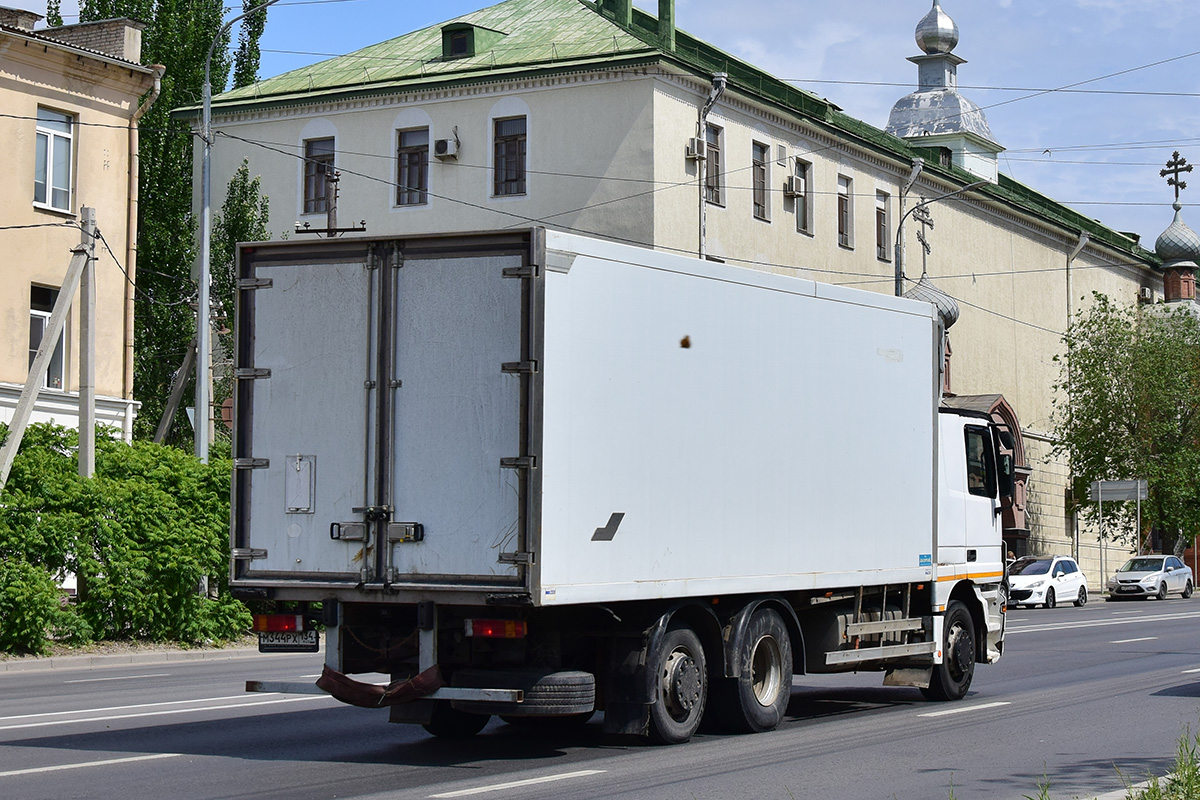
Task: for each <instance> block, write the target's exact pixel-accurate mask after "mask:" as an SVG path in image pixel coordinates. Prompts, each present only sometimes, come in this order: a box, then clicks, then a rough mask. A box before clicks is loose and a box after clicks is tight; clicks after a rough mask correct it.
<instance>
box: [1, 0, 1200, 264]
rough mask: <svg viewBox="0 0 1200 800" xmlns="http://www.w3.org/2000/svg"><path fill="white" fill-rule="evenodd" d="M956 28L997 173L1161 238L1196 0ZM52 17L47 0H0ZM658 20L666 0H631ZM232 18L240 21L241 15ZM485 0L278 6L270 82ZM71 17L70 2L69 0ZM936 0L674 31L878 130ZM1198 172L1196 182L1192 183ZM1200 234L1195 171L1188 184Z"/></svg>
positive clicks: (860, 3) (1186, 114)
mask: <svg viewBox="0 0 1200 800" xmlns="http://www.w3.org/2000/svg"><path fill="white" fill-rule="evenodd" d="M941 2H942V8H943V10H944V11H945V12H946V13H947V14H949V15H950V16H951V18H953V19H954V21H955V22H956V23H957V24H958V29H959V44H958V47H957V48H956V49H955V53H956V54H957V55H959V56H961V57H963V58H965V59H967V63H965V64H963V65H961V66H960V67H959V71H958V79H959V88H960V92H961V93H962V94H963V95H965V96H966V97H968V98H970V99H971V100H973V101H974V102H975V103H977V104H978V105H980V106H981V107H982V108H983V110H984V114H985V115H986V116H987V119H988V123H989V125H990V127H991V130H992V133H993V135H994V136H995V138H996V140H997V141H998V142H999V143H1000V144H1001V145H1003V146H1004V147H1005V148H1007V149H1006V152H1005V153H1003V154H1001V156H1000V170H1001V172H1003V173H1005V174H1007V175H1008V176H1010V177H1012V178H1014V179H1015V180H1017V181H1020V182H1021V183H1024V184H1026V185H1028V186H1030V187H1032V188H1033V189H1036V190H1037V191H1040V192H1042V193H1044V194H1046V195H1048V196H1050V197H1052V198H1054V199H1055V200H1058V201H1059V202H1062V203H1065V204H1066V205H1069V206H1071V207H1073V208H1075V209H1076V210H1077V211H1079V212H1081V213H1083V214H1085V215H1087V216H1089V217H1092V218H1094V219H1098V220H1100V221H1101V222H1102V223H1104V224H1105V225H1108V226H1109V227H1112V228H1115V229H1117V230H1120V231H1130V232H1134V233H1137V234H1140V235H1141V236H1142V243H1143V244H1144V245H1145V246H1147V247H1149V248H1151V249H1153V247H1154V240H1155V239H1156V238H1157V237H1158V235H1159V234H1160V233H1161V232H1162V231H1163V230H1164V229H1165V228H1166V227H1167V225H1168V224H1169V223H1170V222H1171V218H1172V215H1173V211H1172V210H1171V207H1170V206H1171V203H1172V202H1173V201H1174V199H1175V196H1174V190H1173V188H1171V187H1169V186H1168V185H1167V183H1166V180H1165V179H1164V178H1162V177H1160V176H1159V171H1160V170H1162V169H1163V168H1164V167H1165V165H1166V162H1167V161H1168V160H1169V159H1170V158H1171V155H1172V153H1173V152H1174V151H1176V150H1178V151H1179V152H1180V153H1181V154H1182V155H1183V157H1184V158H1186V159H1187V160H1188V162H1189V163H1200V3H1198V2H1196V0H984V1H981V0H941ZM0 3H2V4H4V5H9V6H15V7H20V8H27V9H30V10H33V11H37V12H39V13H45V1H44V0H0ZM634 4H635V5H636V6H638V7H639V8H643V9H645V10H646V11H648V12H650V13H651V14H657V11H658V2H657V0H635V3H634ZM236 5H237V6H238V12H232V11H231V12H230V16H231V17H232V16H233V15H234V14H235V13H240V7H241V4H240V3H236ZM488 5H491V3H489V2H488V1H487V0H436V1H435V2H429V1H428V0H280V2H278V3H277V4H276V5H274V6H272V7H271V9H270V11H269V16H268V21H267V27H266V33H265V34H264V36H263V38H262V40H261V42H260V45H261V47H262V51H263V53H262V66H261V70H260V77H263V78H266V77H270V76H273V75H278V74H280V73H282V72H286V71H288V70H290V69H295V68H298V67H302V66H306V65H308V64H311V63H314V62H316V61H320V60H323V59H324V58H325V57H328V56H330V55H337V54H342V53H348V52H352V51H354V50H356V49H358V48H361V47H365V46H367V45H371V44H376V43H378V42H381V41H385V40H387V39H390V38H393V37H395V36H400V35H402V34H404V33H408V32H410V31H414V30H418V29H420V28H424V27H427V26H429V25H434V24H438V23H441V22H445V21H447V20H450V19H453V18H455V17H457V16H460V15H462V14H465V13H468V12H471V11H476V10H478V9H480V8H484V7H486V6H488ZM62 6H63V8H62V10H63V15H64V17H65V21H66V22H67V23H70V22H73V21H74V19H73V18H72V17H71V16H70V14H72V13H74V12H77V5H76V2H75V0H63V2H62ZM930 6H931V0H844V1H843V2H832V3H831V2H826V1H825V0H819V1H818V0H736V2H729V1H728V0H726V2H718V0H676V25H677V27H678V28H679V29H681V30H684V31H687V32H688V33H690V34H692V35H693V36H697V37H699V38H701V39H704V40H705V41H707V42H709V43H710V44H713V45H715V46H717V47H719V48H720V49H722V50H724V51H726V52H728V53H731V54H732V55H735V56H737V57H739V58H742V59H744V60H746V61H748V62H750V63H751V64H753V65H755V66H757V67H759V68H761V69H764V70H766V71H767V72H769V73H771V74H773V75H775V76H776V77H778V78H781V79H784V80H788V81H791V82H793V83H795V84H796V85H797V86H799V87H801V88H804V89H807V90H809V91H811V92H814V93H816V94H819V95H821V96H822V97H825V98H828V99H829V100H830V101H832V102H833V103H835V104H836V105H838V106H839V107H841V108H842V109H843V110H844V111H845V112H846V113H848V114H850V115H851V116H854V117H857V118H858V119H861V120H863V121H865V122H868V123H870V124H872V125H875V126H878V127H884V126H885V125H886V124H887V118H888V113H889V111H890V110H891V107H892V105H893V104H894V103H895V102H896V101H897V100H898V99H900V98H901V97H903V96H904V95H906V94H908V93H909V92H911V91H913V90H914V89H915V84H916V78H917V68H916V66H915V65H914V64H911V63H909V62H908V61H906V59H907V58H908V57H909V56H913V55H917V54H919V52H920V51H919V50H918V48H917V46H916V42H915V39H914V35H913V34H914V30H915V28H916V25H917V22H918V21H920V19H921V18H922V17H923V16H924V15H925V14H926V13H927V12H928V11H929V8H930ZM1189 178H1192V180H1188V179H1189ZM1184 180H1185V181H1186V182H1188V183H1191V184H1192V186H1193V188H1190V189H1187V190H1184V192H1183V193H1182V197H1181V200H1182V201H1183V203H1184V205H1185V209H1184V212H1183V215H1184V220H1185V221H1186V222H1188V224H1190V225H1191V226H1192V227H1193V228H1195V229H1197V230H1200V170H1198V171H1196V172H1194V173H1192V175H1190V176H1187V175H1185V176H1184Z"/></svg>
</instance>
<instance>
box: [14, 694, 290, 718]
mask: <svg viewBox="0 0 1200 800" xmlns="http://www.w3.org/2000/svg"><path fill="white" fill-rule="evenodd" d="M272 694H278V693H277V692H273V693H272ZM259 696H260V697H267V696H268V695H266V694H262V695H259ZM245 699H246V695H245V694H231V695H226V696H224V697H197V698H196V699H195V700H164V701H163V702H161V703H136V704H134V705H131V706H104V707H101V708H77V709H75V710H73V711H43V712H42V713H40V714H18V715H17V716H13V717H0V722H8V721H9V720H14V719H37V718H38V717H61V716H63V715H64V714H96V713H99V712H101V711H129V710H130V709H134V708H161V707H162V706H182V705H187V704H188V703H220V702H222V701H225V700H245Z"/></svg>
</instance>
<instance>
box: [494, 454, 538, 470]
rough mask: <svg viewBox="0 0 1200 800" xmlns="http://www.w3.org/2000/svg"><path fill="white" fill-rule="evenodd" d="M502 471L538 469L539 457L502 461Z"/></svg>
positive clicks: (519, 457)
mask: <svg viewBox="0 0 1200 800" xmlns="http://www.w3.org/2000/svg"><path fill="white" fill-rule="evenodd" d="M500 466H501V468H502V469H537V456H518V457H516V458H502V459H500Z"/></svg>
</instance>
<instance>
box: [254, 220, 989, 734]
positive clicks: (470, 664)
mask: <svg viewBox="0 0 1200 800" xmlns="http://www.w3.org/2000/svg"><path fill="white" fill-rule="evenodd" d="M944 335H945V334H944V331H943V328H942V323H941V320H940V318H939V316H938V313H937V312H936V311H935V309H934V307H933V306H932V305H931V304H928V303H922V302H916V301H913V300H906V299H903V298H894V297H891V296H885V295H880V294H876V293H871V292H865V291H858V290H853V289H848V288H841V287H837V286H831V285H826V284H821V283H814V282H812V281H809V280H802V279H798V278H794V277H789V276H783V275H776V274H768V273H765V272H760V271H756V270H751V269H746V268H737V267H731V266H727V265H724V264H719V263H713V262H707V261H700V260H697V259H693V258H687V257H683V256H679V255H673V254H669V253H664V252H660V251H653V250H647V249H643V248H637V247H631V246H626V245H621V244H616V243H612V242H608V241H602V240H599V239H595V238H588V237H583V236H578V235H570V234H565V233H559V232H555V231H551V230H546V229H542V228H533V229H529V230H520V231H511V230H510V231H504V232H492V233H479V234H456V235H446V236H413V237H391V238H359V239H334V240H319V241H315V242H313V241H303V242H297V241H292V242H282V243H269V244H254V245H244V246H243V247H242V249H241V252H240V259H239V280H238V310H237V354H236V370H235V376H236V389H235V423H234V426H235V435H234V466H235V470H234V480H233V511H232V514H233V520H232V579H231V580H232V586H233V589H234V591H235V593H236V594H237V595H238V596H241V597H244V598H256V599H258V600H260V601H263V600H265V601H271V602H273V603H274V606H275V609H276V611H277V612H278V613H270V614H262V615H260V616H257V617H256V621H255V626H256V629H258V630H259V631H260V643H261V646H262V647H263V648H264V649H276V650H302V649H305V648H312V649H315V648H316V645H317V641H318V640H317V637H318V635H319V632H318V630H317V628H320V629H321V630H323V631H324V633H325V636H326V648H325V652H326V664H325V673H324V674H323V675H322V677H321V679H320V680H319V681H318V682H317V685H316V686H303V685H297V684H278V683H271V684H268V683H263V682H251V683H250V684H249V685H248V688H249V689H251V690H260V691H261V690H270V691H279V690H293V691H314V692H319V691H327V692H329V693H331V694H333V695H334V696H335V697H338V698H339V699H341V700H343V701H345V702H349V703H353V704H356V705H363V706H369V707H379V706H387V707H389V708H390V718H391V720H392V721H396V722H415V723H420V724H423V725H425V727H426V728H427V729H428V730H429V731H430V732H432V733H434V734H436V735H441V736H468V735H473V734H474V733H477V732H478V731H479V730H480V729H482V727H483V726H484V725H485V724H486V722H487V721H488V719H489V717H490V716H491V715H501V716H503V717H505V718H507V719H510V720H516V721H518V722H527V723H529V724H538V722H537V721H538V720H544V719H547V718H554V719H558V720H560V721H561V720H563V719H566V720H586V719H588V718H589V717H590V716H591V715H592V714H593V713H594V712H595V711H602V712H603V714H604V726H605V728H606V730H608V731H612V732H619V733H631V734H638V735H646V736H649V737H650V738H652V739H653V740H655V741H658V742H662V743H675V742H682V741H686V740H687V739H689V738H690V737H691V735H692V734H693V732H694V731H695V730H696V728H697V726H698V725H699V724H700V721H701V719H702V717H704V715H705V714H711V715H713V716H714V717H715V718H716V720H717V721H718V722H719V723H721V724H722V725H724V726H725V727H726V728H729V729H733V730H740V731H761V730H769V729H771V728H774V727H775V726H776V725H777V724H778V723H779V721H780V719H781V718H782V716H783V714H784V711H785V709H786V707H787V703H788V699H789V696H790V691H791V687H792V680H793V675H803V674H806V673H822V672H839V671H849V670H855V671H861V670H878V671H881V672H884V673H886V678H885V683H888V684H894V685H907V686H919V687H920V688H921V689H922V690H923V691H924V692H925V694H926V695H927V696H928V697H930V698H934V699H943V700H953V699H957V698H961V697H962V696H963V695H964V694H965V693H966V692H967V689H968V687H969V686H970V684H971V680H972V677H973V675H974V669H975V665H976V664H983V663H990V662H993V661H995V660H996V659H997V658H999V656H1000V653H1001V649H1002V639H1003V632H1004V607H1003V605H1004V604H1003V593H1002V584H1003V578H1004V554H1003V552H1002V547H1003V545H1002V541H1001V530H1000V520H999V509H1000V507H1001V504H1002V501H1003V499H1004V497H1005V496H1006V494H1011V491H1012V458H1011V454H1010V451H1011V449H1012V443H1011V437H1010V435H1009V433H1008V432H1007V431H1005V430H1003V429H1002V427H998V426H997V425H996V423H994V422H993V421H992V420H991V419H989V418H988V417H987V416H985V415H982V414H973V413H971V412H969V411H964V410H962V409H954V408H948V407H946V406H945V404H943V403H941V386H942V383H941V370H942V365H943V347H944ZM960 405H962V404H960ZM317 603H319V604H320V606H319V612H318V611H317V608H318V607H317V605H316V604H317ZM268 605H270V604H268ZM364 673H385V674H387V675H389V676H391V678H392V682H391V683H390V684H387V685H378V684H376V683H374V682H371V681H369V680H359V679H356V678H353V677H351V676H352V675H355V674H359V675H361V674H364Z"/></svg>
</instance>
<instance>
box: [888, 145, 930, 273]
mask: <svg viewBox="0 0 1200 800" xmlns="http://www.w3.org/2000/svg"><path fill="white" fill-rule="evenodd" d="M924 170H925V159H923V158H914V159H913V160H912V173H911V174H910V175H909V176H908V181H907V182H906V183H905V184H904V186H902V187H900V223H899V224H898V225H897V226H896V247H895V255H896V286H895V290H896V297H902V296H903V295H904V256H905V250H906V249H907V247H908V242H906V241H904V236H903V233H904V218H905V216H907V215H906V214H905V213H904V206H905V204H906V203H907V202H908V193H909V192H911V191H912V187H913V184H915V183H916V182H917V178H919V177H920V176H921V173H922V172H923V171H924Z"/></svg>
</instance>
